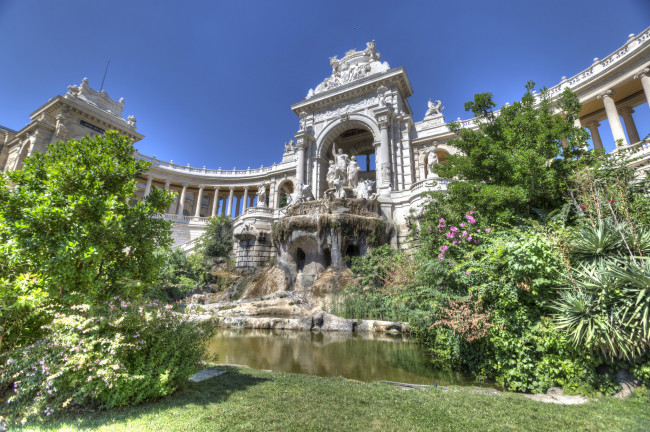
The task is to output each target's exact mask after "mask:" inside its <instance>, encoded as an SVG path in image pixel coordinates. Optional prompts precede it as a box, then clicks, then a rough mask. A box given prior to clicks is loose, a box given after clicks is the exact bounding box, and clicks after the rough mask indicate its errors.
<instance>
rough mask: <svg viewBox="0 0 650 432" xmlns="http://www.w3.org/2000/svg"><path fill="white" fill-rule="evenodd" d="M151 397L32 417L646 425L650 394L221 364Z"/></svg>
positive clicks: (335, 425) (128, 422) (319, 424)
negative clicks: (592, 395) (561, 397)
mask: <svg viewBox="0 0 650 432" xmlns="http://www.w3.org/2000/svg"><path fill="white" fill-rule="evenodd" d="M220 368H221V369H227V373H225V374H223V375H221V376H218V377H215V378H212V379H209V380H206V381H203V382H201V383H195V384H188V385H187V386H186V387H185V388H184V389H182V390H180V391H178V392H177V393H176V394H174V395H172V396H170V397H167V398H164V399H161V400H160V401H158V402H155V403H150V404H146V405H141V406H136V407H129V408H123V409H116V410H111V411H100V412H91V411H86V412H77V413H73V414H66V415H60V416H58V417H54V418H51V419H48V421H47V422H45V423H35V424H28V425H27V426H26V427H25V430H30V431H31V430H33V431H86V430H92V431H188V432H189V431H192V432H195V431H196V432H200V431H230V430H237V431H506V430H520V431H549V430H550V431H554V432H558V431H604V430H607V431H647V430H650V402H649V399H648V397H646V396H644V397H636V398H635V397H633V398H631V399H628V400H619V399H614V398H609V397H608V398H602V399H600V400H597V401H594V402H590V403H587V404H584V405H573V406H560V405H554V404H544V403H541V402H535V401H532V400H529V399H527V398H525V397H524V396H522V395H519V394H514V393H502V394H498V395H489V394H487V393H476V392H472V391H471V390H470V389H467V388H458V387H456V388H451V389H450V391H443V390H440V389H432V388H430V389H425V390H405V389H402V388H399V387H393V386H390V385H387V384H382V383H361V382H355V381H348V380H346V379H344V378H319V377H316V376H309V375H296V374H287V373H276V372H266V371H259V370H254V369H248V368H243V367H241V368H240V367H227V366H220Z"/></svg>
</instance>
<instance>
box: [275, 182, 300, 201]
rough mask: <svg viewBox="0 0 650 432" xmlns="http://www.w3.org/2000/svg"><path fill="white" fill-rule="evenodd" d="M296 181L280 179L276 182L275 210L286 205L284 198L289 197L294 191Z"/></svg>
mask: <svg viewBox="0 0 650 432" xmlns="http://www.w3.org/2000/svg"><path fill="white" fill-rule="evenodd" d="M295 185H296V181H295V179H293V178H286V179H282V180H280V181H279V182H278V185H277V187H276V188H275V200H274V201H275V203H276V207H277V208H282V207H285V206H286V205H287V201H286V198H285V196H286V195H287V194H289V195H291V194H293V193H294V192H295V191H296V187H295Z"/></svg>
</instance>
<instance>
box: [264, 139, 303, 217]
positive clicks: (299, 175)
mask: <svg viewBox="0 0 650 432" xmlns="http://www.w3.org/2000/svg"><path fill="white" fill-rule="evenodd" d="M294 137H295V138H296V149H297V150H298V160H297V162H296V164H297V165H296V183H298V186H297V192H298V194H299V196H302V186H303V185H304V184H305V169H306V166H305V164H306V161H305V150H306V149H307V147H309V143H310V141H311V139H312V137H311V135H309V133H308V132H307V131H306V130H304V129H301V130H300V131H298V133H296V134H294ZM312 186H313V185H312ZM312 189H313V187H312ZM269 193H271V191H269ZM272 201H273V200H272V199H269V206H272V205H273V203H272Z"/></svg>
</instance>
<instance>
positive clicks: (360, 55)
mask: <svg viewBox="0 0 650 432" xmlns="http://www.w3.org/2000/svg"><path fill="white" fill-rule="evenodd" d="M330 66H332V74H331V75H330V76H329V77H327V78H325V80H324V81H323V82H322V83H320V84H319V85H318V86H317V87H316V89H309V93H308V94H307V99H309V98H311V97H313V96H314V95H316V94H318V93H322V92H325V91H327V90H330V89H333V88H336V87H340V86H342V85H345V84H348V83H350V82H353V81H356V80H359V79H361V78H365V77H367V76H370V75H375V74H378V73H381V72H386V71H387V70H389V69H390V66H389V65H388V63H387V62H383V63H382V62H381V54H379V53H378V52H376V50H375V41H372V42H368V43H367V44H366V49H365V50H363V51H357V50H356V49H351V50H350V51H348V52H347V53H345V56H344V57H343V58H342V59H340V60H339V59H338V58H336V56H334V57H331V58H330Z"/></svg>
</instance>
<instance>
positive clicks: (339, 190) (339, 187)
mask: <svg viewBox="0 0 650 432" xmlns="http://www.w3.org/2000/svg"><path fill="white" fill-rule="evenodd" d="M334 189H335V190H334V196H335V197H336V198H341V199H342V198H345V190H344V189H343V180H341V179H340V178H336V179H334Z"/></svg>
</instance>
